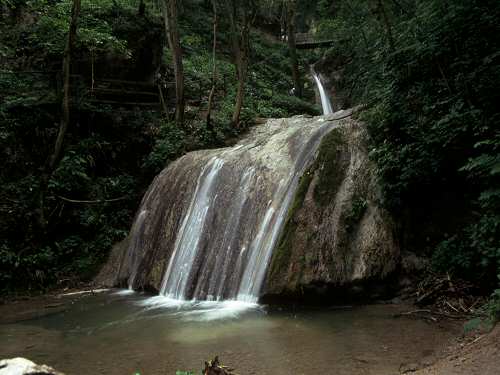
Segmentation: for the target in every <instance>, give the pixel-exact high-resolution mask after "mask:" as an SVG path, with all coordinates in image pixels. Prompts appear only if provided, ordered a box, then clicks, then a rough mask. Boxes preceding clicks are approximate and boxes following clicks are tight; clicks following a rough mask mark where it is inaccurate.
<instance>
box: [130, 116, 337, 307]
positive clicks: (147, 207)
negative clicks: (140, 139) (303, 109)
mask: <svg viewBox="0 0 500 375" xmlns="http://www.w3.org/2000/svg"><path fill="white" fill-rule="evenodd" d="M334 126H335V122H333V121H325V120H324V119H323V118H321V117H316V118H305V117H300V116H297V117H294V118H291V119H285V120H270V121H268V122H267V123H266V124H265V125H260V126H256V127H255V128H253V129H252V131H251V132H250V134H248V135H247V136H246V137H245V138H244V139H243V140H242V141H241V142H240V143H238V144H237V145H236V146H234V147H230V148H224V149H217V150H205V151H196V152H192V153H189V154H187V155H185V156H184V157H182V158H180V159H178V160H177V161H175V162H174V163H172V164H171V165H170V166H169V167H168V168H166V169H165V170H164V171H163V172H162V173H161V174H160V175H158V176H157V177H156V178H155V180H154V182H153V183H152V185H151V186H150V188H149V190H148V192H147V193H146V195H145V196H144V198H143V201H142V203H141V208H140V209H139V214H138V215H137V217H136V219H135V222H134V224H133V226H132V230H131V234H130V237H129V238H130V240H129V244H128V249H127V251H126V256H124V257H123V260H122V263H123V264H122V265H121V266H120V270H121V271H120V272H121V276H120V277H121V278H127V279H128V283H129V285H130V286H131V287H133V288H140V287H141V286H143V285H156V286H155V287H156V288H157V289H158V290H159V292H160V294H161V295H163V296H167V297H170V298H174V299H181V300H186V299H197V300H223V299H232V300H239V301H246V302H256V301H257V299H258V297H259V294H260V292H261V289H262V286H263V284H264V282H265V278H266V273H267V269H268V266H269V263H270V261H271V257H272V251H273V249H274V248H275V246H276V244H277V242H278V239H279V236H280V234H281V231H282V228H283V226H284V223H285V220H286V216H287V213H288V211H289V208H290V206H291V204H292V202H293V198H294V196H295V192H296V190H297V187H298V185H299V180H300V178H301V177H302V175H303V174H304V173H305V172H306V170H307V168H308V167H309V166H310V164H311V163H312V161H313V160H314V158H315V155H316V152H317V149H318V147H319V144H320V142H321V139H322V137H323V136H324V135H325V134H326V133H327V132H328V131H330V130H331V129H332V128H333V127H334Z"/></svg>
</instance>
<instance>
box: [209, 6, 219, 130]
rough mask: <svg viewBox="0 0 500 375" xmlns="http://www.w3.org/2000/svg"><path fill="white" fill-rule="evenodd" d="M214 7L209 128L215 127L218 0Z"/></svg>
mask: <svg viewBox="0 0 500 375" xmlns="http://www.w3.org/2000/svg"><path fill="white" fill-rule="evenodd" d="M212 7H213V12H214V42H213V46H212V61H213V66H212V89H211V90H210V95H208V108H207V128H208V129H213V125H212V123H211V112H212V105H213V100H214V95H215V88H216V83H217V82H216V80H217V65H216V60H215V52H216V49H217V0H212Z"/></svg>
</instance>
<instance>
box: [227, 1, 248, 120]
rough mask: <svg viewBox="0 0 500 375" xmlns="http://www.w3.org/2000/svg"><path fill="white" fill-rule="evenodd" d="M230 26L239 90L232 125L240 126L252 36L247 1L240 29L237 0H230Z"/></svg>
mask: <svg viewBox="0 0 500 375" xmlns="http://www.w3.org/2000/svg"><path fill="white" fill-rule="evenodd" d="M228 5H229V6H228V14H229V26H230V33H231V43H232V48H233V53H234V60H235V66H236V75H237V79H238V89H237V92H236V103H235V106H234V111H233V117H232V123H233V125H235V126H239V123H240V115H241V109H242V108H243V99H244V96H245V81H246V76H247V71H248V48H249V34H250V14H249V13H250V9H248V6H247V5H248V4H247V1H244V2H243V9H242V21H241V27H238V20H237V18H238V9H237V6H236V2H235V0H228Z"/></svg>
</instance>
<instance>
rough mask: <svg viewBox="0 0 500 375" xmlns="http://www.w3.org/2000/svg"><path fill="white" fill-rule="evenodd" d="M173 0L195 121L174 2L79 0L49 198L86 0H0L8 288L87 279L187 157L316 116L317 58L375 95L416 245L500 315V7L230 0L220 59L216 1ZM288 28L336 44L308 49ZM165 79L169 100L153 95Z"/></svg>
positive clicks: (392, 198) (398, 211) (4, 282)
mask: <svg viewBox="0 0 500 375" xmlns="http://www.w3.org/2000/svg"><path fill="white" fill-rule="evenodd" d="M167 3H170V1H166V3H165V4H167ZM174 3H176V5H177V13H178V17H177V18H176V20H177V21H178V26H179V36H180V46H181V49H182V53H183V56H182V62H183V68H184V85H185V88H184V91H185V109H184V111H183V115H184V116H183V119H182V121H178V120H179V119H178V117H177V116H176V111H175V107H176V102H175V99H176V95H175V94H176V88H175V85H173V82H174V81H175V76H174V71H173V62H174V61H175V58H174V56H173V54H172V49H171V48H169V45H168V43H167V37H166V35H165V26H164V19H163V15H162V1H160V0H159V1H153V0H144V1H140V0H114V1H113V0H83V1H82V2H81V12H80V17H79V19H78V31H77V34H76V41H75V48H74V51H73V56H72V63H71V74H72V76H71V90H70V94H71V95H70V96H71V105H70V109H71V111H70V121H69V128H68V133H67V135H66V138H65V141H64V147H63V152H62V155H61V158H60V160H59V161H58V163H57V165H56V167H55V168H54V171H53V173H51V175H50V178H49V180H48V182H47V187H46V190H47V191H46V194H45V199H44V205H43V206H41V205H40V189H41V180H42V178H41V177H42V175H43V173H44V165H45V164H46V160H47V158H48V157H49V156H50V154H51V152H52V149H53V147H54V143H55V140H56V137H57V133H58V126H59V122H60V118H61V100H62V98H61V87H62V74H61V73H62V63H63V55H64V49H65V44H66V40H67V35H68V28H69V23H70V18H71V17H70V12H71V7H72V2H71V1H70V0H45V1H44V0H38V1H35V0H33V1H26V0H0V17H1V18H0V35H1V36H0V62H1V70H0V90H1V91H0V153H1V158H2V168H1V170H0V185H1V190H0V202H1V203H0V214H1V215H0V285H1V288H2V289H3V290H4V291H5V292H8V293H14V292H16V291H23V292H25V291H26V290H31V291H34V290H43V289H45V288H52V287H54V286H59V287H61V286H72V285H77V284H78V283H79V282H81V281H85V280H88V279H90V278H91V277H92V275H94V273H95V271H96V269H97V268H98V267H99V265H100V264H102V262H103V261H104V259H105V258H106V256H107V254H108V252H109V250H110V248H111V246H112V245H113V244H114V243H116V242H118V241H120V240H122V239H123V238H124V237H125V236H126V234H127V231H128V229H129V227H130V224H131V221H132V219H133V215H134V213H135V210H136V208H137V207H138V204H139V201H140V199H141V197H142V194H143V192H144V190H145V189H146V188H147V186H148V184H149V183H150V182H151V180H152V178H153V177H154V176H155V174H157V173H158V172H159V171H160V170H161V169H162V168H164V167H165V166H166V165H167V164H168V163H169V162H170V161H172V160H174V159H175V158H177V157H179V156H181V155H182V154H184V153H186V152H188V151H190V150H195V149H200V148H209V147H221V146H224V145H227V144H231V143H233V142H234V141H235V139H237V137H238V136H239V134H241V133H242V132H244V131H245V130H246V129H248V127H249V126H252V125H253V124H255V122H259V121H260V120H259V119H260V118H266V117H287V116H292V115H295V114H311V115H316V114H319V111H320V109H319V108H318V107H317V106H316V105H315V104H314V90H313V87H312V83H311V81H310V80H309V79H307V75H308V74H309V66H310V65H311V64H315V68H316V70H318V71H320V72H321V73H322V74H323V75H324V76H325V77H327V78H328V84H329V86H330V90H331V92H332V95H333V99H334V104H335V105H336V107H337V108H336V109H340V108H347V107H350V106H353V105H358V104H361V105H364V106H365V107H364V108H365V110H364V111H363V112H362V114H361V118H362V120H363V121H364V122H365V123H366V125H367V128H368V131H369V134H370V142H371V145H370V149H371V153H370V154H371V157H372V158H373V159H374V161H375V162H376V165H377V168H378V174H379V178H380V182H381V189H382V196H383V201H382V202H381V203H382V204H383V205H385V206H386V207H387V208H388V209H390V210H391V212H392V213H393V215H394V216H395V218H396V221H397V223H398V228H397V230H398V238H399V239H400V244H401V247H402V249H403V250H404V251H412V252H414V253H416V254H418V255H420V256H425V257H429V258H430V259H432V264H433V268H434V270H435V271H436V272H445V273H446V272H448V273H449V274H450V275H452V276H453V277H460V278H464V279H468V280H472V281H473V282H474V283H475V284H476V285H477V287H478V291H479V293H483V294H489V293H494V295H493V298H492V299H491V302H490V305H489V308H490V310H491V311H497V312H496V314H498V310H500V308H499V307H500V291H499V290H498V289H497V288H498V282H499V278H500V242H499V239H500V233H499V231H500V184H499V183H500V181H499V175H500V152H499V151H500V126H499V120H500V117H499V111H498V103H500V98H499V90H498V87H499V83H500V69H499V68H500V63H499V60H500V48H499V38H498V35H500V33H499V32H500V30H499V25H498V19H499V18H500V4H499V3H498V1H494V0H483V1H479V0H454V1H443V0H359V1H350V0H339V1H326V0H311V1H306V0H296V1H291V0H290V1H246V0H224V1H222V0H220V1H217V2H216V4H215V9H216V14H217V24H216V41H217V44H216V49H215V55H214V51H213V36H214V34H213V29H214V4H213V3H212V2H211V1H197V0H184V1H177V2H174ZM228 9H234V10H235V11H234V14H233V16H234V17H235V19H236V23H237V24H238V23H239V24H240V26H241V25H243V26H244V25H245V24H248V26H249V27H248V36H247V38H246V39H245V38H244V34H239V35H240V36H241V38H240V39H239V42H240V44H241V45H242V46H243V49H242V51H243V52H244V53H246V54H247V56H248V68H247V71H243V72H242V71H240V69H239V67H238V63H237V62H238V61H237V60H238V56H237V54H235V52H234V51H235V49H234V48H233V47H234V46H233V42H234V41H233V40H232V38H233V37H234V35H235V31H234V30H233V29H232V25H231V22H230V19H231V17H229V16H230V14H229V13H228ZM245 15H249V16H248V17H247V18H246V16H245ZM250 15H251V17H250ZM290 26H293V29H292V30H291V31H293V32H308V33H312V34H314V35H315V37H316V38H318V39H327V40H330V41H332V43H331V45H332V46H331V47H329V48H327V49H315V50H306V51H301V50H295V48H294V46H293V43H290V38H287V35H291V34H289V33H287V31H290ZM214 56H215V60H214ZM214 62H215V64H214ZM214 65H215V67H216V69H215V74H214ZM243 73H244V74H243ZM106 80H107V81H108V82H106ZM109 80H113V82H114V83H113V82H111V83H110V82H109ZM242 80H244V81H245V83H246V84H245V86H244V87H243V89H242V90H243V94H244V95H243V101H242V111H241V114H240V115H239V116H238V118H237V119H236V121H235V116H234V114H235V106H236V105H237V97H238V89H239V88H240V85H239V83H241V82H242ZM125 81H126V82H131V81H133V82H136V83H137V85H136V86H135V87H134V88H133V91H135V92H136V93H137V92H142V94H141V95H142V96H140V95H139V96H137V94H136V95H133V96H132V97H133V99H134V100H131V95H130V94H127V93H126V91H131V89H130V84H128V85H129V86H128V88H127V87H123V83H122V84H120V82H125ZM214 82H215V83H216V85H215V86H214ZM106 84H107V85H108V86H104V87H105V88H104V89H103V86H102V85H106ZM141 84H142V85H141ZM110 85H111V86H110ZM113 85H115V86H113ZM120 85H121V86H120ZM117 87H118V88H117ZM145 87H147V89H146V88H145ZM213 87H215V90H214V91H213V96H212V95H211V92H212V88H213ZM292 87H295V88H296V90H295V92H296V94H297V95H296V96H294V95H290V92H291V89H292ZM157 89H162V90H163V91H164V92H163V93H162V94H161V95H162V97H164V98H165V103H157V102H154V103H151V100H150V99H151V97H152V96H151V94H152V93H154V92H155V91H154V90H157ZM240 89H241V88H240ZM106 90H107V91H106ZM110 90H111V91H110ZM113 90H114V91H113ZM124 91H125V93H124ZM103 92H104V93H106V96H103ZM148 93H149V94H148ZM299 96H300V97H299ZM155 97H156V98H157V97H158V96H155ZM211 97H212V99H210V98H211ZM148 98H149V99H148ZM148 100H149V104H150V105H148ZM209 108H210V110H209ZM178 112H179V111H177V114H178ZM209 113H211V115H210V116H207V115H208V114H209ZM207 117H208V121H207ZM41 210H42V211H43V212H41ZM42 214H43V215H42ZM41 216H44V217H45V219H46V220H45V223H44V224H43V225H42V224H41V223H40V217H41ZM495 289H496V292H494V290H495Z"/></svg>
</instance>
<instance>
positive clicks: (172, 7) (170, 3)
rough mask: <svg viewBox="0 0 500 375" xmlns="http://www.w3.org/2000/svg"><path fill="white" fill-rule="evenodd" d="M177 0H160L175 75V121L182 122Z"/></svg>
mask: <svg viewBox="0 0 500 375" xmlns="http://www.w3.org/2000/svg"><path fill="white" fill-rule="evenodd" d="M177 2H178V0H162V3H161V4H162V11H163V19H164V21H165V33H166V36H167V40H168V45H169V47H170V50H171V51H172V59H173V64H174V75H175V122H176V123H177V124H178V125H183V124H184V67H183V65H182V49H181V43H180V39H179V29H178V26H177V17H178V15H177Z"/></svg>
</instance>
